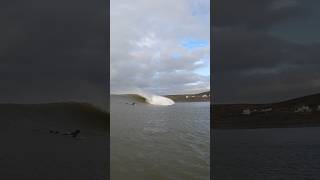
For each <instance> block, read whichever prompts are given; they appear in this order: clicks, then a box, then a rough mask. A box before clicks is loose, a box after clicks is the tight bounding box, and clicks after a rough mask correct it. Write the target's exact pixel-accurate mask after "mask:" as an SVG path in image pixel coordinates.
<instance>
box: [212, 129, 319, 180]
mask: <svg viewBox="0 0 320 180" xmlns="http://www.w3.org/2000/svg"><path fill="white" fill-rule="evenodd" d="M213 147H214V149H213V151H214V153H213V157H214V162H213V164H214V166H213V168H214V171H213V176H214V180H235V179H236V180H264V179H265V180H280V179H281V180H303V179H308V180H317V179H319V177H320V128H310V127H309V128H288V129H284V128H279V129H252V130H214V144H213Z"/></svg>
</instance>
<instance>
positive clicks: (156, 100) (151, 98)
mask: <svg viewBox="0 0 320 180" xmlns="http://www.w3.org/2000/svg"><path fill="white" fill-rule="evenodd" d="M139 95H140V96H141V97H143V98H144V99H145V101H146V102H147V103H149V104H152V105H161V106H170V105H173V104H174V101H173V100H172V99H170V98H167V97H163V96H158V95H145V94H143V95H141V94H139Z"/></svg>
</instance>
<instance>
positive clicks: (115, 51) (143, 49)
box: [110, 0, 210, 94]
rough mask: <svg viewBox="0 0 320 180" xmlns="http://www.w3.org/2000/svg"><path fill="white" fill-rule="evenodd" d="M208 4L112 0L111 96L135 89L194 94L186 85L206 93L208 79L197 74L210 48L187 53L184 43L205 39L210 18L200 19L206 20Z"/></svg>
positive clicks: (184, 0) (185, 0)
mask: <svg viewBox="0 0 320 180" xmlns="http://www.w3.org/2000/svg"><path fill="white" fill-rule="evenodd" d="M208 2H209V1H207V0H197V1H189V0H177V1H175V2H174V3H173V2H172V1H169V0H164V1H148V0H137V1H129V0H119V1H115V0H114V1H111V24H110V25H111V34H110V36H111V42H110V44H111V64H110V66H111V68H110V70H111V72H110V76H111V82H110V83H111V84H110V85H111V91H112V92H114V93H117V92H120V91H123V89H136V88H139V89H142V90H145V91H151V92H153V93H160V94H171V93H181V92H186V91H192V90H195V88H194V87H190V86H188V85H187V84H188V83H194V82H196V81H201V83H203V84H205V85H203V87H205V88H204V89H201V90H206V89H207V88H208V87H209V74H207V75H201V74H199V73H197V72H196V69H197V68H199V67H203V66H209V58H206V57H208V55H209V53H210V48H209V44H207V45H203V44H200V45H199V46H195V47H193V48H192V51H190V49H188V48H186V47H184V46H183V42H184V40H185V39H195V40H202V41H208V40H209V33H210V32H209V19H205V18H204V17H207V18H208V17H209V11H208V9H209V6H207V5H208ZM194 3H196V4H197V6H196V7H193V5H194ZM173 4H174V5H173ZM204 59H206V60H204ZM198 61H203V63H196V62H198ZM196 90H197V91H198V90H199V89H196Z"/></svg>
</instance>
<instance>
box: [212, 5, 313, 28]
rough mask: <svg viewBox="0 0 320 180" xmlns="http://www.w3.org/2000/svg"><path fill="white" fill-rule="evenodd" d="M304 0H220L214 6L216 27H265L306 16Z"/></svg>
mask: <svg viewBox="0 0 320 180" xmlns="http://www.w3.org/2000/svg"><path fill="white" fill-rule="evenodd" d="M302 4H303V1H302V0H259V1H256V0H241V1H236V0H224V1H222V0H220V1H217V2H216V3H215V4H214V6H213V17H214V21H213V23H214V26H215V27H231V28H232V27H235V26H237V27H240V28H246V29H247V28H248V29H265V28H270V27H271V26H273V25H276V24H279V23H280V24H281V23H283V22H286V21H288V20H291V19H295V18H298V17H301V16H306V15H307V14H308V11H306V9H305V8H304V6H302Z"/></svg>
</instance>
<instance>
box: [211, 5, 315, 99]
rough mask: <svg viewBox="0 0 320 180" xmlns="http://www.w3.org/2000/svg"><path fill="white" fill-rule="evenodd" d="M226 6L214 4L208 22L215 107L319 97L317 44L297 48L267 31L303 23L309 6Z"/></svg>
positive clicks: (271, 31)
mask: <svg viewBox="0 0 320 180" xmlns="http://www.w3.org/2000/svg"><path fill="white" fill-rule="evenodd" d="M228 1H229V5H228V4H224V3H225V2H226V1H220V2H217V3H216V9H217V11H218V9H219V11H218V12H216V13H214V15H215V14H216V17H214V19H213V21H215V24H214V27H213V28H214V29H213V31H214V34H213V35H214V48H213V51H211V53H213V66H212V67H213V69H212V72H213V76H212V77H213V78H212V81H213V91H214V94H215V96H214V98H215V102H216V103H264V102H275V101H280V100H285V99H289V98H293V97H298V96H303V95H308V94H312V93H319V92H320V73H319V67H320V62H319V58H320V52H319V48H320V44H318V43H311V44H307V43H304V44H302V43H297V42H295V41H293V40H292V41H291V40H290V39H288V38H286V39H285V38H281V36H274V34H273V30H272V27H275V26H277V25H284V24H285V23H287V22H289V21H292V20H297V21H298V20H301V19H307V18H308V16H306V14H308V13H303V11H305V10H306V9H308V8H307V7H308V6H309V7H310V6H312V4H307V5H306V4H304V5H303V7H302V5H301V2H299V1H290V0H282V1H281V0H278V1H261V2H260V1H259V4H257V3H258V2H257V3H254V2H253V1H247V0H246V1H235V0H234V1H231V0H228ZM239 2H242V3H243V4H240V3H239ZM310 2H311V1H310ZM219 3H222V4H220V5H221V6H220V7H219ZM260 3H261V4H260ZM231 4H234V5H236V6H231ZM248 4H251V5H250V7H249V6H248V7H246V6H247V5H248ZM233 7H237V8H233ZM241 7H243V8H241ZM245 7H246V8H245ZM227 8H230V9H227ZM309 9H310V8H309ZM273 11H277V13H274V12H273ZM219 12H221V13H219ZM233 13H235V14H238V16H236V15H235V14H233ZM230 14H231V15H230ZM310 14H312V13H310ZM295 28H299V26H298V25H297V26H296V27H295Z"/></svg>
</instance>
